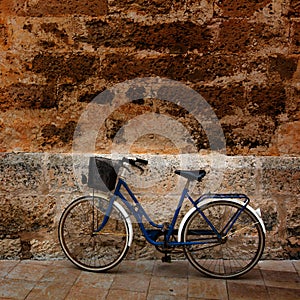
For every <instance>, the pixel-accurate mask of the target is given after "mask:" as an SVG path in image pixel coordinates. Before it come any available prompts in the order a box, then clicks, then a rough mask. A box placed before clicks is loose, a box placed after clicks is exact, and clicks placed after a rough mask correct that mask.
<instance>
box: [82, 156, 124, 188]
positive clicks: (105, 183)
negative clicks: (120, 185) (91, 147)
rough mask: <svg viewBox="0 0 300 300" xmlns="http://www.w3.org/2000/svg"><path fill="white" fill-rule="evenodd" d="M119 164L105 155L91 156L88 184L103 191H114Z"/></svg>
mask: <svg viewBox="0 0 300 300" xmlns="http://www.w3.org/2000/svg"><path fill="white" fill-rule="evenodd" d="M118 170H119V166H118V164H117V163H115V164H113V161H112V160H111V159H108V158H103V157H90V161H89V176H88V186H89V187H91V188H93V189H96V190H101V191H107V190H109V191H112V190H113V189H114V188H115V186H116V181H117V177H118V174H117V172H118Z"/></svg>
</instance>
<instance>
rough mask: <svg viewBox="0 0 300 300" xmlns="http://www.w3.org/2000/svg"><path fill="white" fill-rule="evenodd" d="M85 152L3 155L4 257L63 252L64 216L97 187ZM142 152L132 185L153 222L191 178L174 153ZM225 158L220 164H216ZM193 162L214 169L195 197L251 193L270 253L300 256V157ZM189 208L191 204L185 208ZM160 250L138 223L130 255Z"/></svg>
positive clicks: (190, 163) (0, 251)
mask: <svg viewBox="0 0 300 300" xmlns="http://www.w3.org/2000/svg"><path fill="white" fill-rule="evenodd" d="M86 157H87V156H84V157H82V158H81V156H79V157H72V155H67V154H42V153H40V154H38V153H31V154H29V153H26V154H22V153H20V154H14V153H7V154H2V155H1V160H0V171H1V173H0V174H1V175H0V176H1V191H0V205H1V210H0V213H1V215H0V216H1V224H0V258H23V259H24V258H58V257H62V253H61V250H60V247H59V243H58V237H57V226H58V221H59V218H60V215H61V213H62V211H63V209H64V208H65V207H66V205H67V204H68V203H70V202H71V201H72V200H73V199H75V198H76V197H78V196H81V195H84V194H87V193H89V194H91V193H92V191H91V190H90V189H88V188H87V187H86V186H84V185H82V184H81V181H80V178H81V176H80V175H81V172H82V173H84V174H87V170H86V169H85V168H86V167H87V166H86V165H85V161H86V160H88V159H86ZM143 157H144V158H146V159H148V160H149V166H148V169H146V171H145V174H144V175H143V176H141V177H140V176H139V173H138V172H134V173H133V174H127V176H126V177H127V180H128V183H129V184H130V186H131V187H132V188H133V191H134V192H135V193H137V195H138V197H139V199H140V200H141V203H142V205H143V206H144V207H145V209H146V210H147V212H148V213H149V215H150V216H151V217H152V218H153V220H154V221H171V216H172V213H173V210H172V209H171V207H173V208H174V209H175V207H176V205H177V202H178V199H179V193H180V191H181V189H182V188H183V186H184V184H185V181H180V180H179V177H178V176H177V175H175V174H174V173H173V171H174V169H176V167H178V166H179V165H180V161H179V160H178V157H177V156H176V155H175V156H172V155H163V156H159V157H158V156H156V155H146V156H143ZM219 160H222V163H219V164H217V163H215V164H213V165H212V164H211V162H212V161H215V162H217V161H219ZM195 165H196V166H197V167H199V168H204V169H205V170H207V171H208V175H207V177H206V178H205V179H204V181H203V183H201V184H197V185H195V186H193V187H192V188H193V193H192V195H193V196H194V197H196V195H198V194H199V192H200V191H201V192H206V193H207V192H222V193H226V192H227V193H236V192H237V193H245V194H247V195H248V196H249V197H250V199H251V206H252V207H253V208H255V209H256V208H258V207H260V208H261V210H262V218H263V220H264V223H265V226H266V230H267V242H266V251H265V254H264V258H293V259H295V258H299V244H298V243H299V213H300V211H299V209H300V205H299V204H300V203H299V193H300V186H299V185H297V184H295V183H296V182H299V180H300V161H299V159H297V158H284V157H282V158H279V159H278V158H274V157H255V156H245V157H237V156H232V157H229V156H227V157H225V156H221V157H215V156H213V157H211V156H201V157H200V158H199V156H197V155H196V156H192V155H190V156H189V158H188V160H187V162H186V167H187V168H189V167H194V166H195ZM82 166H83V167H82ZM76 175H78V176H76ZM149 178H150V182H149ZM186 203H188V202H186ZM190 207H191V206H190V205H187V204H186V205H185V206H184V208H183V213H184V212H186V211H187V209H189V208H190ZM178 225H179V224H178ZM155 256H159V253H157V252H156V251H155V249H154V247H146V242H145V240H144V239H143V238H141V237H140V231H139V230H138V228H137V226H136V230H135V240H134V243H133V246H132V248H131V250H130V252H129V256H128V257H129V258H130V257H131V258H133V257H135V258H138V257H140V258H141V257H142V258H153V257H155Z"/></svg>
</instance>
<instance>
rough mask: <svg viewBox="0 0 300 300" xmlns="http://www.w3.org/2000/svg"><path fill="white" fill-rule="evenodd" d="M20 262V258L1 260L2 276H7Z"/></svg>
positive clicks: (0, 274)
mask: <svg viewBox="0 0 300 300" xmlns="http://www.w3.org/2000/svg"><path fill="white" fill-rule="evenodd" d="M19 262H20V261H19V260H0V266H1V267H0V278H1V277H5V276H6V275H7V274H8V273H9V272H10V271H11V270H12V269H13V268H14V267H15V266H16V265H17V264H18V263H19Z"/></svg>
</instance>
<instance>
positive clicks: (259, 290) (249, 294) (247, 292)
mask: <svg viewBox="0 0 300 300" xmlns="http://www.w3.org/2000/svg"><path fill="white" fill-rule="evenodd" d="M227 290H228V297H229V299H232V300H262V299H263V300H269V299H270V298H269V295H268V291H267V289H266V287H265V286H262V285H249V284H248V285H246V284H243V283H237V282H231V281H228V282H227ZM270 300H271V299H270Z"/></svg>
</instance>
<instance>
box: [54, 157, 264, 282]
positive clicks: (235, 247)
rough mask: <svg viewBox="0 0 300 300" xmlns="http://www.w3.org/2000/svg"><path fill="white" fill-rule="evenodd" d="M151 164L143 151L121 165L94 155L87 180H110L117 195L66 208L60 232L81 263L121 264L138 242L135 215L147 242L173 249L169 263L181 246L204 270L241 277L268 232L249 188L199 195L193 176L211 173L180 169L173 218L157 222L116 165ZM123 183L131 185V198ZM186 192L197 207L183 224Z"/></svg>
mask: <svg viewBox="0 0 300 300" xmlns="http://www.w3.org/2000/svg"><path fill="white" fill-rule="evenodd" d="M147 164H148V161H146V160H143V159H140V158H135V159H127V158H123V159H122V160H120V161H119V162H118V167H113V162H112V161H111V160H109V159H106V158H100V157H91V158H90V161H89V176H88V177H89V178H88V179H87V178H86V176H83V179H84V180H83V181H84V182H85V183H88V185H89V186H90V187H92V188H93V189H98V190H99V189H103V184H104V185H105V186H106V187H108V189H109V190H110V191H112V196H111V197H109V196H108V195H103V194H100V195H95V193H94V192H93V195H88V196H83V197H80V198H78V199H76V200H74V201H73V202H72V203H71V204H69V206H67V208H66V209H65V210H64V212H63V214H62V216H61V219H60V222H59V226H58V235H59V241H60V244H61V247H62V249H63V251H64V253H65V255H66V256H67V258H68V259H69V260H70V261H71V262H72V263H73V264H75V265H76V266H77V267H79V268H81V269H83V270H86V271H95V272H104V271H107V270H109V269H111V268H113V267H115V266H116V265H117V264H119V263H120V262H121V261H122V259H123V258H124V257H125V255H126V253H127V251H128V249H129V247H130V246H131V244H132V241H133V227H132V222H131V217H134V218H135V219H136V221H137V223H138V225H139V228H140V230H141V232H142V234H143V236H144V237H145V239H146V241H147V242H149V243H150V244H152V245H154V246H155V247H156V248H157V249H158V250H159V251H160V252H162V253H164V254H165V255H164V257H163V258H162V261H163V262H170V261H171V256H170V254H172V253H173V252H174V251H176V250H178V249H179V248H180V249H181V252H183V253H184V255H185V256H186V257H187V259H188V260H189V262H190V263H191V264H192V266H194V267H195V268H196V269H197V270H198V271H200V272H202V273H204V274H206V275H207V276H211V277H214V278H223V279H229V278H235V277H238V276H241V275H243V274H245V273H246V272H248V271H250V270H251V269H252V268H253V267H254V266H255V265H256V264H257V262H258V261H259V259H260V258H261V256H262V254H263V251H264V245H265V233H266V231H265V227H264V223H263V221H262V219H261V217H260V212H259V211H258V210H254V209H253V208H252V207H251V206H250V205H249V202H250V199H249V198H248V197H247V196H246V195H244V194H204V195H202V196H200V197H199V198H198V199H196V200H194V199H192V197H191V196H190V194H189V186H190V183H191V182H192V181H195V180H196V181H198V182H200V181H201V180H202V179H203V178H204V176H205V175H206V172H205V171H204V170H193V171H187V170H176V171H175V173H176V174H177V175H180V176H183V177H184V178H185V179H186V180H187V181H186V184H185V187H184V188H183V190H182V194H181V197H180V199H179V201H178V205H177V207H176V209H175V212H174V214H173V217H172V219H171V222H170V223H168V222H164V223H162V224H156V223H155V222H153V221H152V220H151V218H150V217H149V215H148V214H147V213H146V211H145V210H144V209H143V207H142V205H141V204H140V202H139V201H138V200H137V198H136V196H135V195H134V193H133V192H132V190H131V189H130V188H129V186H128V185H127V183H126V181H125V179H124V178H123V176H122V175H121V176H118V174H117V170H116V169H118V168H123V170H125V169H126V168H128V167H129V166H131V167H135V168H139V169H140V170H141V171H143V167H144V166H146V165H147ZM121 188H124V189H125V190H126V192H127V197H129V198H130V200H131V202H130V201H128V199H127V198H126V197H125V196H124V193H122V191H121ZM93 191H94V190H93ZM118 199H120V200H121V203H123V205H121V203H120V202H119V201H117V200H118ZM185 199H188V200H189V201H190V203H191V204H192V208H191V209H190V210H189V211H188V212H187V213H186V214H185V215H184V217H183V219H182V220H181V222H180V225H179V228H178V229H176V228H175V224H176V222H177V219H178V216H179V213H180V210H181V208H182V204H183V201H184V200H185ZM145 223H146V225H147V226H145ZM148 226H150V229H149V228H146V227H148ZM180 249H179V250H180Z"/></svg>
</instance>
